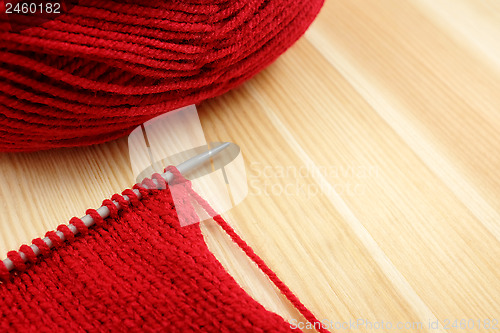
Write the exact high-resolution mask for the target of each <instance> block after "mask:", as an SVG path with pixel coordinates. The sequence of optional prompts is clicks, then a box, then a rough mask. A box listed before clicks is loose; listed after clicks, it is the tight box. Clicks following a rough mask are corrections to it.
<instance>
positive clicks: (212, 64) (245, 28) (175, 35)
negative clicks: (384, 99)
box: [0, 0, 323, 151]
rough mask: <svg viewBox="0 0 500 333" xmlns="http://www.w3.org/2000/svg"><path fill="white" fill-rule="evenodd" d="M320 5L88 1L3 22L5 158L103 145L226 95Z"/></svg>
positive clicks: (293, 0) (0, 72)
mask: <svg viewBox="0 0 500 333" xmlns="http://www.w3.org/2000/svg"><path fill="white" fill-rule="evenodd" d="M322 4H323V0H267V1H266V0H241V1H221V0H205V1H204V0H197V1H196V0H190V1H161V0H160V1H155V2H151V1H127V2H125V3H123V2H115V1H109V0H81V1H73V2H72V3H69V4H65V6H63V7H64V8H65V9H66V10H67V11H66V12H64V13H63V14H61V15H59V16H56V17H54V18H53V19H51V20H47V21H45V22H43V23H41V24H38V25H36V26H33V25H30V24H29V23H30V22H27V21H26V17H24V18H22V17H21V16H19V15H17V16H16V15H11V16H9V15H10V14H7V15H4V16H2V17H1V18H0V77H1V80H0V88H1V93H0V151H33V150H41V149H49V148H55V147H71V146H81V145H90V144H96V143H101V142H105V141H108V140H112V139H115V138H118V137H120V136H123V135H126V134H128V133H129V132H130V131H131V130H132V129H133V128H135V127H136V126H138V125H139V124H141V123H143V122H145V121H147V120H148V119H151V118H153V117H155V116H157V115H159V114H161V113H164V112H167V111H170V110H173V109H177V108H179V107H182V106H185V105H190V104H196V103H199V102H201V101H202V100H204V99H207V98H210V97H214V96H217V95H220V94H222V93H224V92H226V91H228V90H229V89H231V88H233V87H235V86H237V85H239V84H240V83H242V82H243V81H245V80H247V79H248V78H250V77H252V76H253V75H255V74H256V73H257V72H258V71H260V70H261V69H263V68H264V67H266V66H267V65H269V64H270V63H271V62H272V61H273V60H275V59H276V58H277V57H278V56H279V55H280V54H281V53H283V52H284V51H285V50H286V49H287V48H288V47H290V46H291V45H292V44H293V43H294V42H295V41H296V40H297V39H298V38H299V37H300V36H301V35H302V34H303V33H304V32H305V30H306V29H307V27H308V26H309V24H310V23H311V22H312V20H313V19H314V17H315V16H316V15H317V13H318V12H319V9H320V8H321V5H322ZM64 8H63V9H62V11H64Z"/></svg>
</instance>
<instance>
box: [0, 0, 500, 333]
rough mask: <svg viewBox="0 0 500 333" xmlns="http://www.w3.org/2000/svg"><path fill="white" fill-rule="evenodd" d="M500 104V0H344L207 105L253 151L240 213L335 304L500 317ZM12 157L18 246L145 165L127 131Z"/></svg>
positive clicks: (316, 296) (280, 262)
mask: <svg viewBox="0 0 500 333" xmlns="http://www.w3.org/2000/svg"><path fill="white" fill-rule="evenodd" d="M499 108H500V6H499V3H498V1H497V0H482V1H472V0H439V1H434V0H404V1H402V0H377V1H375V0H373V1H372V0H364V1H361V0H358V1H351V0H327V3H326V4H325V7H324V9H323V10H322V12H321V14H320V16H319V17H318V19H317V21H316V22H315V23H314V24H313V26H312V27H311V28H310V29H309V31H308V32H307V33H306V36H305V37H304V38H302V39H301V40H300V41H299V42H298V43H297V44H296V45H295V46H294V47H293V48H291V49H290V50H289V51H288V52H287V53H286V54H284V55H283V56H282V57H281V58H280V59H278V60H277V61H276V62H275V63H274V64H273V65H272V66H270V67H269V68H268V69H266V70H264V71H263V72H262V73H260V74H259V75H257V76H256V77H255V78H254V79H252V80H250V81H249V82H247V83H246V84H244V85H243V86H241V87H240V88H238V89H236V90H234V91H232V92H230V93H228V94H226V95H224V96H221V97H219V98H215V99H213V100H209V101H207V102H205V103H203V104H202V105H200V106H199V107H198V110H199V113H200V118H201V121H202V125H203V128H204V131H205V135H206V139H207V141H209V142H210V141H232V142H235V143H237V144H238V145H239V146H240V147H241V148H242V151H243V156H244V158H245V163H246V168H247V175H248V183H249V189H250V192H249V196H248V197H247V198H246V199H245V201H243V203H241V204H240V205H238V206H237V207H236V208H234V209H233V210H231V211H230V213H228V214H225V216H226V217H227V218H228V220H229V221H230V223H231V224H232V225H233V226H234V227H235V228H236V229H237V230H238V232H239V233H240V234H241V236H242V237H243V238H244V239H245V240H247V241H248V243H249V244H250V245H251V246H252V247H253V248H254V249H255V251H256V252H257V253H258V254H259V255H261V256H262V258H263V259H264V260H265V261H266V262H267V263H268V264H269V266H270V267H271V268H272V269H273V270H274V271H275V272H276V273H277V274H278V276H280V277H281V278H282V279H283V280H284V281H285V282H286V283H287V284H288V286H289V287H290V288H291V289H292V290H293V291H294V292H295V293H296V294H297V295H298V296H299V298H300V299H301V300H302V301H303V302H304V303H305V304H306V305H307V306H308V307H309V308H310V309H311V310H312V311H313V312H314V313H315V314H317V317H318V318H320V319H321V320H328V321H330V322H333V323H339V322H340V323H342V322H347V323H349V321H357V320H364V321H371V322H373V323H376V322H379V323H380V322H382V321H383V322H384V323H386V324H387V323H388V322H390V323H392V325H393V327H394V328H393V329H394V330H395V331H400V330H397V329H396V328H395V326H396V325H397V324H398V323H399V322H400V323H403V324H405V325H407V327H410V329H408V330H407V331H414V332H417V331H418V332H435V331H449V332H472V331H485V332H490V331H492V330H487V329H483V325H484V324H485V320H492V319H496V320H500V282H499V279H500V200H499V198H500V177H498V170H499V169H500V134H499V129H500V112H499V111H500V110H499ZM0 172H1V173H0V183H1V184H3V185H2V186H1V187H0V198H1V200H0V207H1V209H0V230H1V234H0V253H2V254H5V253H6V251H7V250H10V249H14V248H17V247H18V246H19V244H20V243H22V242H29V241H30V240H31V239H32V238H34V237H38V236H40V235H43V234H44V233H45V231H47V230H49V229H53V228H55V227H56V226H57V225H58V224H60V223H63V222H67V220H68V219H69V218H70V217H72V216H75V215H76V216H81V215H83V212H84V211H85V209H87V208H90V207H97V206H98V205H99V203H100V202H101V201H102V199H104V198H106V197H109V196H110V195H112V194H113V193H115V192H120V191H121V190H122V189H124V188H126V187H129V186H131V184H132V182H133V178H132V173H131V170H130V164H129V160H128V149H127V140H126V139H121V140H118V141H115V142H110V143H108V144H104V145H100V146H94V147H87V148H78V149H62V150H57V151H47V152H38V153H32V154H2V155H0ZM61 184H63V185H61ZM202 228H203V231H204V234H205V236H206V239H207V242H208V244H209V246H210V248H211V249H212V250H213V251H214V252H215V253H216V255H217V257H218V258H219V259H220V260H221V262H222V263H223V264H224V265H225V267H227V269H228V270H229V271H230V272H231V274H232V275H233V276H234V277H235V278H236V279H237V280H238V282H239V283H240V284H241V285H242V286H243V287H244V288H245V289H246V290H247V291H248V292H249V293H250V294H251V295H252V296H253V297H255V298H256V299H257V300H258V301H260V302H261V303H262V304H264V305H265V306H266V307H267V308H268V309H270V310H272V311H275V312H277V313H279V314H281V315H283V316H284V317H285V318H287V319H289V320H291V319H293V318H295V319H297V320H298V321H299V322H304V319H303V318H301V317H300V316H299V315H298V314H297V312H296V311H294V310H293V309H292V308H291V307H290V305H289V304H288V302H287V301H286V300H285V299H284V298H283V297H281V296H280V295H279V293H277V292H276V290H275V289H274V288H273V287H272V286H271V285H270V283H269V282H268V281H267V280H266V278H265V277H263V275H262V274H261V273H260V272H259V271H258V270H257V269H255V267H254V266H253V265H252V264H251V263H250V262H249V261H248V260H247V258H246V257H245V256H244V255H243V254H242V253H241V252H240V251H239V250H238V249H237V248H236V247H235V246H234V245H232V244H231V242H230V241H229V240H228V238H227V237H226V236H224V234H223V233H222V232H221V231H220V230H219V228H218V227H217V226H215V225H214V224H213V223H204V224H203V225H202ZM436 319H438V320H439V321H440V326H439V329H433V328H429V327H428V323H429V320H432V321H434V320H436ZM455 319H458V320H459V321H460V320H467V321H468V320H469V319H472V320H474V321H475V325H474V328H472V329H461V328H460V326H459V327H458V328H457V327H452V324H453V321H454V320H455ZM447 320H448V321H449V325H450V329H449V330H445V329H444V327H443V325H444V324H446V322H447ZM418 323H422V326H420V325H419V324H418ZM478 324H481V329H478ZM459 325H460V323H459ZM497 327H498V330H500V323H498V324H497ZM337 331H348V330H347V329H341V330H337ZM353 331H359V332H367V331H380V329H379V330H377V329H375V328H372V329H370V328H369V326H368V327H367V326H366V325H365V326H363V325H362V326H361V327H358V329H355V330H353ZM382 331H383V330H382Z"/></svg>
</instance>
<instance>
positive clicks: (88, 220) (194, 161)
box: [3, 142, 231, 271]
mask: <svg viewBox="0 0 500 333" xmlns="http://www.w3.org/2000/svg"><path fill="white" fill-rule="evenodd" d="M230 145H231V142H224V143H222V144H221V145H219V146H217V147H215V148H212V149H210V150H208V151H206V152H204V153H201V154H199V155H196V156H194V157H192V158H190V159H188V160H186V161H184V162H182V163H180V164H179V165H178V166H177V170H179V172H180V173H181V174H185V173H187V172H189V171H191V170H193V169H195V168H197V167H198V166H200V165H202V164H204V163H205V162H207V161H209V160H210V159H211V158H212V157H213V156H215V155H217V154H218V153H220V152H221V151H223V150H224V149H226V148H227V147H229V146H230ZM161 176H162V177H163V179H165V181H166V182H167V183H169V182H170V181H172V179H174V175H173V174H172V173H171V172H169V171H167V172H165V173H164V174H162V175H161ZM153 182H154V184H155V185H156V186H158V182H157V181H156V180H155V179H153ZM142 186H144V187H145V188H147V186H145V185H142ZM133 191H134V193H135V194H136V195H137V198H138V199H141V198H142V194H141V192H139V190H137V189H134V190H133ZM123 198H124V199H125V200H127V201H130V198H129V197H128V196H126V195H124V196H123ZM113 203H114V204H115V206H116V208H117V209H118V210H120V209H121V208H122V207H121V206H120V204H119V203H118V202H116V201H113ZM97 213H99V215H100V216H101V217H102V218H103V219H105V218H107V217H108V216H109V214H110V211H109V208H108V207H106V206H101V207H100V208H98V209H97ZM81 220H82V222H83V223H84V224H85V226H87V227H90V226H92V225H93V224H94V223H95V222H94V219H93V218H92V217H91V216H90V215H85V216H84V217H82V218H81ZM68 228H69V229H70V230H71V232H73V234H75V235H76V234H78V230H77V229H76V227H75V226H74V225H73V224H68ZM56 234H57V235H58V236H59V238H60V239H61V240H62V241H65V240H66V237H64V234H63V233H62V232H60V231H56ZM42 240H43V241H44V242H45V244H47V246H48V247H49V248H51V247H52V246H53V245H54V244H53V243H52V241H51V240H50V239H49V238H48V237H45V238H43V239H42ZM30 247H31V248H32V249H33V252H34V253H35V255H37V256H38V255H40V253H41V251H40V249H39V248H38V246H36V245H34V244H32V245H31V246H30ZM19 255H20V256H21V259H23V260H24V262H26V261H27V260H28V258H27V257H26V255H25V254H24V253H23V252H19ZM3 263H4V265H5V267H6V268H7V269H8V270H9V271H11V270H13V269H14V263H13V262H12V260H10V259H9V258H7V259H4V261H3Z"/></svg>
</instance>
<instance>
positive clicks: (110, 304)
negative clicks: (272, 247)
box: [0, 170, 325, 332]
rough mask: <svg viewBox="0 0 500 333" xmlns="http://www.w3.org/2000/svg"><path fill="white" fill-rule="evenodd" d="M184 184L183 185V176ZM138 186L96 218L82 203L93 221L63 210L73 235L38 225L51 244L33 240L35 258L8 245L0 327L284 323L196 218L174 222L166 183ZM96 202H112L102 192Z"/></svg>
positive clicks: (275, 328)
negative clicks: (230, 266)
mask: <svg viewBox="0 0 500 333" xmlns="http://www.w3.org/2000/svg"><path fill="white" fill-rule="evenodd" d="M174 172H175V170H174ZM186 186H187V188H188V190H189V189H190V183H189V182H188V183H187V185H186ZM136 188H138V187H136ZM140 191H141V194H142V195H143V198H142V199H141V200H138V198H137V196H136V195H134V194H133V192H132V191H131V190H127V191H124V194H126V195H127V196H128V197H129V198H130V199H131V200H130V203H129V202H127V201H125V200H124V199H123V198H122V197H121V196H118V195H115V196H114V197H113V199H114V200H116V201H118V202H120V204H121V205H122V206H124V209H123V210H120V211H119V212H118V211H116V208H113V209H111V217H109V218H107V219H105V220H103V219H102V218H100V219H99V218H96V217H98V216H99V215H98V214H97V215H96V212H95V211H93V210H89V211H88V212H87V213H89V214H90V215H92V216H93V217H94V220H95V221H96V225H95V226H93V227H91V228H89V229H87V227H85V225H83V223H82V222H81V221H80V220H79V219H77V218H73V219H72V221H71V223H72V224H73V225H75V226H76V227H77V228H78V230H79V231H80V233H81V234H82V235H77V236H73V234H72V233H71V231H70V230H69V229H68V227H67V226H60V227H59V228H58V230H59V231H61V232H63V233H64V235H65V237H66V238H67V241H66V242H62V241H61V240H60V239H59V237H58V236H57V235H55V233H53V232H49V233H47V236H48V237H49V238H50V239H51V241H52V242H53V243H54V244H55V245H56V249H52V250H50V249H48V248H47V245H45V243H44V242H43V241H42V240H41V239H36V240H34V241H33V243H34V244H35V245H37V246H38V247H39V248H40V250H41V252H42V257H41V258H37V257H36V256H35V255H34V254H33V251H32V250H30V248H29V247H28V246H26V245H23V246H22V247H21V249H20V251H21V252H23V253H24V254H25V255H26V256H27V257H28V260H29V261H30V262H31V263H28V264H25V263H24V262H23V260H22V259H21V258H20V256H19V253H18V252H16V251H12V252H10V253H9V255H8V257H9V258H10V259H11V260H12V261H13V262H14V264H15V267H16V270H17V271H16V272H14V273H9V272H8V271H7V270H6V267H5V266H4V265H3V263H1V262H0V277H1V278H3V279H4V282H3V283H1V282H0V300H1V301H0V331H16V332H23V331H30V332H32V331H56V332H59V331H60V332H63V331H64V332H66V331H78V332H79V331H95V330H99V331H107V330H112V331H147V332H152V331H168V332H191V331H196V332H199V331H202V332H249V331H251V332H288V331H292V329H291V326H290V324H289V323H287V322H285V321H284V320H283V319H282V318H281V317H280V316H278V315H276V314H274V313H272V312H269V311H267V310H266V309H265V308H264V307H263V306H262V305H260V304H259V303H257V302H256V301H255V300H253V299H252V298H251V297H250V296H249V295H248V294H247V293H246V292H245V291H244V290H243V289H242V288H241V287H239V285H238V284H237V283H236V282H235V280H234V279H233V278H232V277H231V276H230V275H229V274H228V273H227V272H226V271H225V270H224V268H223V267H222V266H221V264H220V263H219V262H218V261H217V259H216V258H215V257H214V256H213V254H212V253H211V252H210V251H209V250H208V248H207V246H206V244H205V242H204V240H203V235H202V234H201V232H200V229H199V224H193V225H190V226H186V227H181V226H180V225H179V221H178V218H177V213H176V210H175V209H174V203H173V200H172V196H171V194H170V191H169V188H167V189H166V190H145V189H140ZM189 191H191V195H192V196H193V197H194V199H195V200H196V201H198V203H199V204H200V205H201V206H203V207H204V208H205V209H207V212H208V213H209V214H211V215H213V216H214V220H215V221H216V222H217V223H219V225H221V226H222V227H223V228H224V230H226V231H227V232H228V234H229V235H230V236H231V237H232V239H233V240H234V241H235V242H236V243H237V244H238V245H240V247H242V249H243V250H244V251H245V252H246V253H247V254H248V255H249V257H250V258H251V259H252V260H254V262H256V263H257V265H259V267H260V268H261V269H262V270H263V271H264V273H266V274H267V275H268V276H269V277H270V279H271V280H272V281H273V282H274V283H275V284H276V285H277V287H278V288H279V289H280V290H281V291H282V292H283V293H284V294H285V296H287V297H288V298H289V299H290V301H291V302H292V303H293V304H294V305H295V306H296V307H297V308H298V310H299V311H300V312H302V313H303V314H304V316H305V317H306V318H307V319H308V320H309V321H311V322H313V323H316V324H319V322H318V321H317V319H316V318H315V317H314V315H313V314H312V313H311V312H310V311H309V310H307V309H306V308H305V307H304V306H303V305H302V303H300V301H299V300H298V299H297V298H296V296H295V295H293V293H292V292H291V291H290V290H289V289H288V288H287V287H286V285H284V284H283V283H282V282H281V281H280V280H279V279H278V277H277V276H276V275H275V274H274V273H273V272H272V271H271V270H270V269H269V267H267V266H266V265H265V264H264V262H263V261H262V260H261V259H260V258H259V257H258V256H257V255H256V254H255V253H254V252H253V251H252V249H251V248H250V247H249V246H248V245H247V244H246V243H245V242H244V241H243V240H242V239H241V238H239V236H238V235H236V233H235V232H234V230H233V229H232V228H231V227H230V226H229V225H228V224H227V223H226V222H225V221H224V220H223V219H222V218H221V217H220V216H219V215H216V213H215V212H214V211H213V210H212V209H211V208H210V207H209V206H208V204H207V203H206V202H205V201H204V200H203V199H202V198H201V197H199V196H198V195H197V194H196V193H194V192H193V191H192V190H189ZM103 204H104V205H106V206H107V207H110V208H112V207H114V205H113V204H111V205H110V201H109V200H105V201H104V203H103ZM318 327H320V326H318ZM320 331H325V330H322V329H320Z"/></svg>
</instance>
